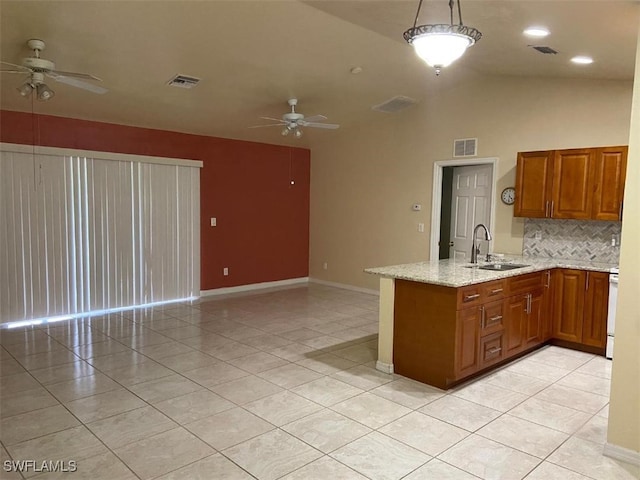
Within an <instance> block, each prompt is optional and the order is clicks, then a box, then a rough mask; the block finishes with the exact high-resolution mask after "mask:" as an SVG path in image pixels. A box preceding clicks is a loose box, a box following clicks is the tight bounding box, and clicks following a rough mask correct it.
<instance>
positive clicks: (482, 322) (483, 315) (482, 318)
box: [480, 305, 486, 330]
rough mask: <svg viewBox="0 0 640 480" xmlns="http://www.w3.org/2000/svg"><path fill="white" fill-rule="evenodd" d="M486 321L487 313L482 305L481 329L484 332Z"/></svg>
mask: <svg viewBox="0 0 640 480" xmlns="http://www.w3.org/2000/svg"><path fill="white" fill-rule="evenodd" d="M484 320H485V311H484V305H482V306H481V307H480V328H481V329H482V330H484V329H485V328H486V327H485V324H484Z"/></svg>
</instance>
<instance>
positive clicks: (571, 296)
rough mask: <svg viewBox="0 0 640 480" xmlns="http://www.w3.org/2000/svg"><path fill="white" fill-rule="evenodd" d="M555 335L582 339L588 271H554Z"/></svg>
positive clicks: (562, 269) (560, 337)
mask: <svg viewBox="0 0 640 480" xmlns="http://www.w3.org/2000/svg"><path fill="white" fill-rule="evenodd" d="M553 277H554V278H553V295H554V301H553V320H554V325H553V336H554V338H557V339H559V340H566V341H568V342H576V343H577V342H580V340H581V339H582V318H583V316H584V291H585V284H586V278H587V276H586V272H585V271H583V270H570V269H566V268H561V269H557V270H556V271H555V272H553Z"/></svg>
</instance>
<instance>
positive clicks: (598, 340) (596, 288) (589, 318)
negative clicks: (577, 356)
mask: <svg viewBox="0 0 640 480" xmlns="http://www.w3.org/2000/svg"><path fill="white" fill-rule="evenodd" d="M608 305H609V274H608V273H603V272H587V284H586V298H585V302H584V322H583V325H582V343H583V344H584V345H590V346H593V347H602V348H604V347H605V346H606V344H607V313H608Z"/></svg>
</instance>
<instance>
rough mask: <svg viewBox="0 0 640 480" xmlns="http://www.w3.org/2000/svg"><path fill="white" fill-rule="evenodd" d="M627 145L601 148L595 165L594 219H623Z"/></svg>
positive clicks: (597, 153) (592, 216)
mask: <svg viewBox="0 0 640 480" xmlns="http://www.w3.org/2000/svg"><path fill="white" fill-rule="evenodd" d="M627 153H628V148H627V147H606V148H599V149H598V150H597V152H596V160H595V162H594V166H593V174H592V177H593V181H594V183H595V192H594V195H593V209H592V215H591V218H593V219H594V220H622V199H623V197H624V182H625V177H626V174H627Z"/></svg>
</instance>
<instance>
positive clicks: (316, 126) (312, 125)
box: [303, 122, 340, 130]
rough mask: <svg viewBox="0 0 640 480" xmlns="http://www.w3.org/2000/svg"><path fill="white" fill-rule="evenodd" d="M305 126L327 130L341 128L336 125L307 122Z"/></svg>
mask: <svg viewBox="0 0 640 480" xmlns="http://www.w3.org/2000/svg"><path fill="white" fill-rule="evenodd" d="M303 126H305V127H312V128H325V129H327V130H335V129H337V128H340V125H337V124H335V123H316V122H305V124H304V125H303Z"/></svg>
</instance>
